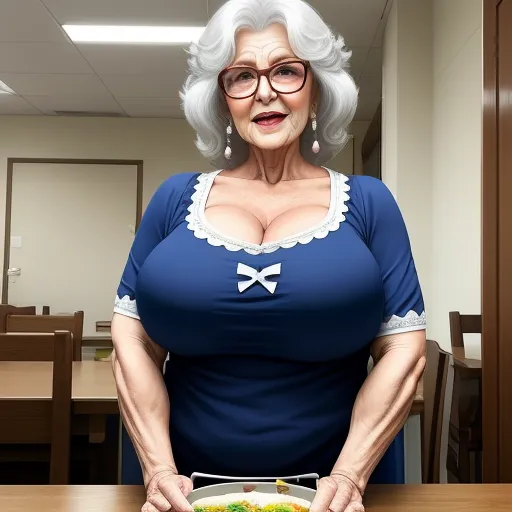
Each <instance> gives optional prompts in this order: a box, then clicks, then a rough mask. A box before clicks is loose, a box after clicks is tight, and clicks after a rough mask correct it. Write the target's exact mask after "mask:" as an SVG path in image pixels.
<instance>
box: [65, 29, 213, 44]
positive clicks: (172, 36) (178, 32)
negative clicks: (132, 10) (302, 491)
mask: <svg viewBox="0 0 512 512" xmlns="http://www.w3.org/2000/svg"><path fill="white" fill-rule="evenodd" d="M62 28H63V29H64V30H65V31H66V33H67V34H68V35H69V37H70V38H71V40H72V41H73V42H76V43H168V44H169V43H171V44H172V43H175V44H179V43H192V42H197V40H198V39H199V38H200V37H201V34H202V33H203V31H204V27H143V26H117V25H63V26H62Z"/></svg>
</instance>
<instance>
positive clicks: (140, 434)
mask: <svg viewBox="0 0 512 512" xmlns="http://www.w3.org/2000/svg"><path fill="white" fill-rule="evenodd" d="M112 342H113V345H114V351H113V353H112V368H113V371H114V377H115V380H116V386H117V393H118V400H119V409H120V412H121V416H122V419H123V422H124V426H125V427H126V430H127V432H128V434H129V436H130V438H131V440H132V442H133V445H134V447H135V451H136V452H137V456H138V458H139V461H140V464H141V468H142V473H143V475H144V483H145V484H146V485H147V483H148V482H149V479H150V478H151V476H152V475H154V474H155V473H157V472H159V471H163V470H169V469H170V470H172V471H174V472H176V464H175V463H174V458H173V455H172V449H171V441H170V438H169V396H168V393H167V389H166V388H165V384H164V379H163V376H162V368H163V365H164V362H165V359H166V357H167V351H166V350H164V349H163V348H162V347H160V346H159V345H157V344H156V343H154V342H153V341H152V340H151V339H150V338H149V337H148V335H147V334H146V332H145V330H144V328H143V327H142V324H141V323H140V321H139V320H136V319H134V318H130V317H128V316H123V315H120V314H117V313H115V314H114V317H113V319H112Z"/></svg>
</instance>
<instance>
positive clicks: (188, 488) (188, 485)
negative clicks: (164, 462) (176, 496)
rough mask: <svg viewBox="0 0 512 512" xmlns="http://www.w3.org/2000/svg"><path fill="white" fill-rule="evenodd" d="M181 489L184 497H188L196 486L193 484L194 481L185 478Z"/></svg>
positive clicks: (181, 483)
mask: <svg viewBox="0 0 512 512" xmlns="http://www.w3.org/2000/svg"><path fill="white" fill-rule="evenodd" d="M179 487H180V489H181V492H182V493H183V495H184V496H185V497H186V496H188V495H189V494H190V493H191V492H192V489H193V488H194V484H193V483H192V480H190V478H183V479H182V480H181V482H180V485H179Z"/></svg>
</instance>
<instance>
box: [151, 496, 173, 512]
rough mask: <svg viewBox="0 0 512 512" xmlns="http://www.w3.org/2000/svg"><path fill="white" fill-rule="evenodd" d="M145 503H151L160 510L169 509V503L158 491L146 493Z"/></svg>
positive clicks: (162, 511)
mask: <svg viewBox="0 0 512 512" xmlns="http://www.w3.org/2000/svg"><path fill="white" fill-rule="evenodd" d="M147 503H149V504H150V505H153V506H154V507H155V508H156V509H157V510H158V511H160V512H167V511H168V510H171V504H170V503H169V502H168V501H167V500H166V499H165V498H164V496H163V495H162V494H161V493H160V492H158V491H157V492H153V493H151V494H148V497H147Z"/></svg>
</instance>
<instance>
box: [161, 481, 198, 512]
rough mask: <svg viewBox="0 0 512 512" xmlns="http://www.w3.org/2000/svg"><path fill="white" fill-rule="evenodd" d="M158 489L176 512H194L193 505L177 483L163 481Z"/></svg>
mask: <svg viewBox="0 0 512 512" xmlns="http://www.w3.org/2000/svg"><path fill="white" fill-rule="evenodd" d="M158 489H159V490H160V492H161V493H162V494H163V496H164V498H165V499H166V500H167V501H168V502H169V503H170V504H171V507H172V508H173V510H174V512H193V508H192V505H191V504H190V503H189V502H188V501H187V498H185V495H184V494H183V491H182V490H181V488H180V487H179V486H178V485H176V483H175V482H173V483H170V482H166V481H165V480H162V481H161V482H160V483H159V486H158Z"/></svg>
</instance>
